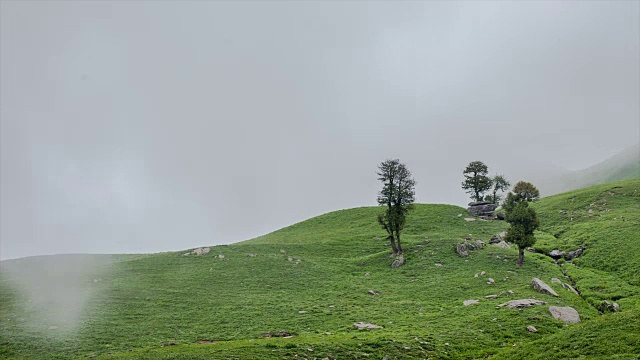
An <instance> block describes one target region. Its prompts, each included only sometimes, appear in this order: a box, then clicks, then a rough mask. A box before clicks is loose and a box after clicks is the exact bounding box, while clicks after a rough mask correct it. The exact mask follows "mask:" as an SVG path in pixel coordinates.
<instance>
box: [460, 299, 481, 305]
mask: <svg viewBox="0 0 640 360" xmlns="http://www.w3.org/2000/svg"><path fill="white" fill-rule="evenodd" d="M479 302H480V300H465V301H463V302H462V305H464V306H469V305H473V304H477V303H479Z"/></svg>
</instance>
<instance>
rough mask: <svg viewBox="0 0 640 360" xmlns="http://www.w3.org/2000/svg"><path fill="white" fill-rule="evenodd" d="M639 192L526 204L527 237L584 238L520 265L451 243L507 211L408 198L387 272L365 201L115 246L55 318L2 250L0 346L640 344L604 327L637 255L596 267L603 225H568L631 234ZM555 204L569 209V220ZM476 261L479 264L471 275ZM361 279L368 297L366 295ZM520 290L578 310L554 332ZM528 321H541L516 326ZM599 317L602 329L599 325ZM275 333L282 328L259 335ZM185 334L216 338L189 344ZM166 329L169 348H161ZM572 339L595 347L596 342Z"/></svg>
mask: <svg viewBox="0 0 640 360" xmlns="http://www.w3.org/2000/svg"><path fill="white" fill-rule="evenodd" d="M618 186H619V188H618ZM613 187H616V188H615V189H613ZM605 188H606V189H605ZM612 189H613V190H612ZM608 190H612V191H616V190H618V191H617V192H616V194H617V193H618V192H619V193H620V194H619V195H613V196H612V195H608V193H607V196H609V197H610V198H606V199H607V204H608V205H607V206H608V207H605V208H603V209H602V211H604V212H603V213H599V214H598V215H600V216H598V217H596V216H589V215H587V214H590V215H593V213H588V209H587V210H584V211H587V213H585V214H582V211H583V207H584V206H583V205H584V204H587V205H590V206H591V202H593V200H590V199H592V198H593V197H595V198H597V199H599V197H598V196H600V195H599V194H602V193H603V191H605V192H606V191H608ZM638 192H640V181H629V182H624V183H619V184H613V185H609V186H608V187H607V186H603V187H594V188H590V189H585V190H584V191H583V192H577V193H576V194H573V195H572V194H563V195H559V196H556V197H551V198H548V199H542V200H541V201H539V203H538V204H536V208H537V209H538V211H539V213H540V216H541V218H542V222H543V227H544V228H543V230H544V231H543V232H541V233H540V234H539V238H540V239H541V240H540V246H541V248H544V247H547V248H555V247H556V246H557V247H561V248H562V249H565V248H566V249H570V248H572V247H573V246H575V245H578V244H584V245H585V246H586V249H587V250H586V251H585V253H584V255H583V257H581V258H579V259H578V260H579V261H576V263H579V264H580V267H577V266H572V265H570V264H563V266H558V265H557V264H556V263H555V262H554V261H553V260H552V259H551V258H549V257H547V256H545V255H543V254H536V253H527V255H526V258H525V266H524V267H523V268H517V267H515V265H514V263H515V260H516V258H517V251H516V250H515V249H503V248H499V247H497V246H494V245H490V246H487V247H485V248H483V249H479V250H476V251H474V252H472V254H471V256H470V257H468V258H461V257H459V256H457V254H456V253H455V252H454V246H455V244H456V243H458V242H459V241H461V240H462V239H463V238H464V237H467V236H471V237H473V238H476V239H482V240H484V241H486V242H488V240H489V239H490V237H491V236H492V235H493V234H496V233H499V232H500V231H503V230H505V229H506V226H507V224H505V223H504V222H500V221H475V222H467V221H465V220H464V218H465V217H469V215H468V214H467V213H466V212H465V211H464V210H463V209H461V208H459V207H456V206H450V205H417V206H416V210H415V211H414V212H413V213H411V215H410V218H409V219H408V223H407V228H406V230H405V236H404V240H403V241H404V244H405V252H406V255H405V258H406V261H407V262H406V264H405V265H404V266H402V267H400V268H398V269H391V268H390V266H389V265H390V264H391V262H392V261H393V259H391V258H389V253H390V248H389V246H388V245H386V244H385V241H383V240H377V239H376V238H379V237H383V231H381V229H379V227H378V225H377V224H376V221H375V219H376V214H377V213H378V212H379V211H380V209H379V208H375V207H366V208H357V209H349V210H341V211H336V212H332V213H328V214H325V215H321V216H318V217H315V218H312V219H309V220H307V221H304V222H301V223H298V224H295V225H292V226H289V227H287V228H284V229H282V230H279V231H276V232H274V233H271V234H268V235H265V236H262V237H259V238H256V239H253V240H249V241H245V242H241V243H237V244H233V245H228V246H215V247H212V248H211V252H210V253H208V254H205V255H199V256H195V255H189V256H184V255H183V253H184V252H176V253H162V254H151V255H136V256H115V257H114V258H113V262H112V264H111V265H108V266H107V267H106V268H104V267H103V268H101V269H100V271H98V272H94V273H92V274H91V276H90V277H89V278H82V279H77V280H74V281H80V282H81V283H82V284H83V286H84V287H86V288H87V289H89V290H87V294H88V295H87V301H86V302H85V306H84V307H83V311H82V313H81V314H80V315H79V316H78V318H77V319H76V320H75V321H74V322H73V323H56V321H57V320H56V317H55V316H48V315H50V314H48V313H47V311H42V310H41V309H42V306H41V305H42V303H43V302H42V301H41V302H40V303H39V304H33V303H32V302H29V301H28V299H27V297H26V294H28V293H29V292H28V290H26V289H27V288H28V284H26V283H24V282H23V283H22V285H16V284H15V281H13V280H12V279H16V278H18V277H17V275H16V274H20V273H21V271H24V270H25V269H28V268H29V267H30V259H23V260H22V261H20V262H13V263H12V262H2V263H0V264H1V265H2V266H1V268H2V272H0V276H1V277H0V289H1V290H2V291H1V292H0V304H2V307H0V356H2V357H3V358H16V359H17V358H47V359H51V358H74V357H76V358H83V359H84V358H86V357H87V356H94V355H95V356H96V358H98V359H101V358H136V359H137V358H146V359H158V358H164V359H201V358H283V357H284V358H294V357H295V355H298V358H305V357H308V358H314V357H317V358H319V359H322V358H325V357H329V358H331V357H338V358H355V357H357V358H363V357H367V358H382V357H383V356H385V355H388V356H390V358H426V357H430V358H469V359H471V358H482V357H489V356H492V355H495V356H498V357H504V358H510V357H512V356H520V354H527V351H530V350H527V349H530V348H529V346H533V345H529V344H540V345H539V346H543V347H544V346H552V348H553V347H555V348H569V347H571V348H572V349H573V347H574V344H573V343H571V342H572V341H573V340H572V339H574V337H576V336H577V337H580V336H582V337H587V338H589V336H594V334H598V336H601V337H600V339H611V341H617V342H618V343H619V350H616V351H617V352H615V354H618V355H624V354H627V355H628V356H630V354H633V353H634V351H635V349H636V348H635V347H634V346H635V344H638V343H640V334H638V333H631V334H629V333H623V332H624V331H629V330H630V331H634V330H633V329H635V328H634V327H633V326H632V327H629V326H626V325H625V326H626V327H625V326H621V327H620V331H619V332H617V330H616V329H618V326H617V325H613V326H611V325H610V324H616V321H618V320H620V319H623V320H624V321H622V320H620V321H619V322H620V324H621V325H623V323H624V324H626V321H628V320H629V319H635V318H636V316H637V314H638V312H637V309H638V308H640V304H639V303H638V295H637V288H638V287H637V284H636V283H635V282H634V281H635V279H636V278H635V277H634V273H633V271H634V269H637V267H636V266H637V263H635V261H637V259H636V260H632V261H629V262H627V261H623V260H621V261H618V262H615V263H613V264H614V265H615V267H613V268H610V269H609V268H604V267H598V266H597V264H598V259H599V258H600V257H601V256H608V255H607V254H608V250H607V248H606V247H599V245H598V244H600V243H606V241H608V240H609V239H612V237H611V236H610V234H609V233H607V232H602V233H600V232H597V231H590V232H589V234H590V235H591V237H590V238H585V237H582V234H583V233H584V232H583V230H580V227H579V226H578V225H580V224H591V226H592V227H594V228H599V227H600V226H601V225H602V226H609V227H610V229H613V230H618V229H622V230H621V231H622V232H623V233H624V234H626V235H625V236H620V237H618V238H616V239H614V240H615V241H616V244H619V245H621V244H627V245H629V246H630V245H632V244H633V241H636V240H635V239H638V238H639V237H638V235H639V233H638V231H639V230H638V228H639V227H638V226H635V227H634V226H633V225H634V224H637V221H638V213H637V205H638V199H639V198H638V197H637V195H636V194H637V193H638ZM623 193H624V194H625V195H622V194H623ZM616 196H618V197H616ZM571 198H573V199H574V200H573V202H571V200H570V199H571ZM567 201H569V202H570V203H569V205H572V206H573V207H570V206H569V205H567V204H565V202H567ZM614 205H615V206H614ZM593 206H595V205H593ZM598 209H600V208H598ZM605 209H607V210H608V211H605ZM614 209H615V210H614ZM560 210H568V213H567V214H569V213H570V212H571V215H572V216H573V217H574V221H570V218H566V217H565V214H560V212H559V211H560ZM574 212H575V214H574ZM614 212H615V214H614ZM578 213H580V214H581V216H582V217H581V218H580V219H581V220H580V221H578V220H577V215H576V214H578ZM618 213H619V214H623V213H624V214H625V215H624V216H625V219H627V220H626V221H627V222H629V225H630V226H629V227H624V226H625V222H618V218H616V219H615V220H614V219H613V218H611V219H609V215H613V217H616V216H615V215H616V214H618ZM571 215H570V216H571ZM597 221H606V223H605V222H602V223H599V222H597ZM574 226H578V227H575V228H574ZM581 226H586V225H581ZM554 234H555V235H557V236H558V237H557V238H556V237H554V236H553V235H554ZM629 236H631V237H629ZM425 237H427V239H426V240H428V243H427V242H426V241H425ZM574 239H575V241H574ZM625 239H626V240H625ZM625 241H626V242H625ZM219 255H224V257H221V256H219ZM612 258H615V256H612ZM51 268H55V264H51ZM483 271H484V272H486V274H485V275H480V274H481V272H483ZM475 274H478V276H477V277H475ZM636 274H637V272H636ZM42 276H45V274H42ZM533 277H539V278H541V279H543V280H545V281H546V282H547V283H548V284H550V285H551V286H552V287H553V288H554V289H555V290H556V292H558V294H559V295H560V296H559V297H558V298H555V297H552V296H550V295H545V294H540V293H538V292H536V291H534V290H533V289H532V288H531V286H530V283H531V279H532V278H533ZM552 277H555V278H560V279H563V281H567V282H570V281H571V280H574V281H575V282H576V284H577V287H578V289H579V290H580V291H581V294H582V295H583V296H584V298H583V297H581V296H578V295H576V294H574V293H572V292H570V291H568V290H565V289H563V288H562V287H560V286H559V285H558V284H555V283H551V281H550V280H551V278H552ZM488 278H493V279H495V284H493V285H490V284H488V283H487V279H488ZM67 285H68V284H67ZM74 286H75V285H74ZM583 289H584V291H583ZM369 290H373V291H374V292H376V293H378V295H370V294H368V291H369ZM509 291H512V292H513V294H510V293H509ZM612 294H613V295H614V296H611V295H612ZM486 295H497V298H494V299H493V298H486V297H485V296H486ZM521 298H536V299H540V300H543V301H546V302H548V303H549V304H551V305H559V306H572V307H574V308H575V309H576V310H578V312H579V313H580V317H581V319H582V321H583V323H582V324H579V325H571V326H570V327H569V329H571V330H570V331H571V332H570V333H567V332H566V330H565V329H567V327H566V325H565V324H564V323H562V322H560V321H557V320H555V319H554V318H553V317H551V315H550V314H549V312H548V310H547V306H538V307H533V308H528V309H525V310H513V309H506V308H497V305H499V304H501V303H504V302H506V301H508V300H512V299H521ZM604 298H612V299H615V300H616V301H618V302H619V303H620V304H621V307H622V312H621V313H618V314H612V315H607V316H605V317H603V316H601V315H600V314H599V312H598V311H597V310H596V309H595V307H594V306H593V305H594V304H597V302H598V301H600V299H604ZM470 299H477V300H479V303H478V304H475V305H471V306H464V305H463V301H465V300H470ZM45 303H46V301H45ZM50 305H51V304H50ZM610 319H611V320H610ZM360 321H362V322H370V323H373V324H376V325H379V326H382V327H383V328H382V329H377V330H371V331H358V330H355V329H354V327H353V324H354V323H355V322H360ZM528 325H534V326H535V327H536V328H537V329H538V330H539V332H537V333H529V332H527V331H526V330H525V328H526V326H528ZM601 326H605V327H606V326H608V327H609V328H611V329H610V331H609V332H608V333H607V334H600V333H599V331H598V329H599V328H600V327H601ZM281 330H284V331H285V332H288V333H291V334H296V336H293V337H291V338H269V339H264V338H262V337H261V335H262V334H264V333H268V332H278V331H281ZM563 334H569V335H563ZM622 335H624V336H622ZM198 340H212V341H216V343H215V344H196V342H197V341H198ZM170 341H175V342H177V343H178V345H177V346H166V347H162V346H161V345H162V344H164V343H166V342H170ZM514 344H515V345H516V346H515V348H514ZM602 346H604V347H606V344H605V345H602ZM520 348H522V350H520ZM571 351H573V352H572V354H578V355H591V356H595V355H594V354H598V351H600V352H601V351H602V349H601V348H600V347H596V348H595V349H590V348H578V349H573V350H571ZM551 357H552V356H551Z"/></svg>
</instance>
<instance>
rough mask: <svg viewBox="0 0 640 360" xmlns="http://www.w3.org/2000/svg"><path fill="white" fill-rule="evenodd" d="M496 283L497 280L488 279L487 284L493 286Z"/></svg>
mask: <svg viewBox="0 0 640 360" xmlns="http://www.w3.org/2000/svg"><path fill="white" fill-rule="evenodd" d="M495 283H496V281H495V280H493V279H492V278H488V279H487V284H489V285H493V284H495Z"/></svg>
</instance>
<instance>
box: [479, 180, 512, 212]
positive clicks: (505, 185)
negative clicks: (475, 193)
mask: <svg viewBox="0 0 640 360" xmlns="http://www.w3.org/2000/svg"><path fill="white" fill-rule="evenodd" d="M509 186H511V184H510V183H509V181H508V180H507V179H506V178H505V177H504V176H503V175H495V176H494V177H492V178H491V194H489V195H487V196H485V198H484V200H485V201H491V202H492V203H494V204H496V205H498V203H499V202H500V200H502V196H501V195H500V192H503V191H507V190H508V189H509Z"/></svg>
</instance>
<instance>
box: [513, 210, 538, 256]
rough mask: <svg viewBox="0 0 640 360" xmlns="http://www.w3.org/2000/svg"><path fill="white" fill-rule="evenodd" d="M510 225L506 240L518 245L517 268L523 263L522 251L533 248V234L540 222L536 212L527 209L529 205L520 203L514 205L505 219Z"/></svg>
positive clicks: (534, 240) (534, 239)
mask: <svg viewBox="0 0 640 360" xmlns="http://www.w3.org/2000/svg"><path fill="white" fill-rule="evenodd" d="M507 222H508V223H509V224H510V225H511V226H510V227H509V230H507V237H506V240H507V241H508V242H512V243H514V244H516V245H518V252H519V256H518V262H517V265H518V266H522V262H523V261H524V249H526V248H528V247H530V246H533V244H535V242H536V238H535V237H534V236H533V233H534V231H535V230H536V229H538V228H539V227H540V221H539V220H538V215H537V214H536V211H535V210H533V209H532V208H530V207H529V203H528V202H526V201H521V202H519V203H517V204H516V205H515V207H514V208H513V210H512V211H511V212H510V213H509V216H508V217H507Z"/></svg>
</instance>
